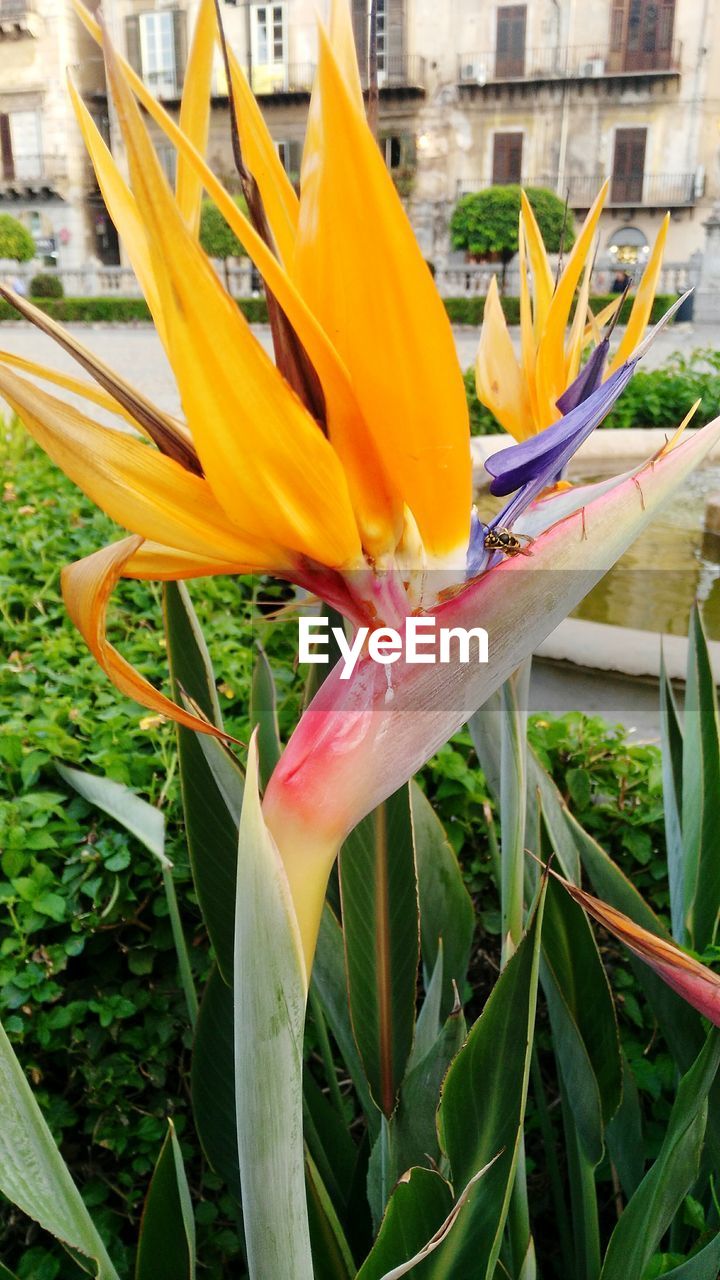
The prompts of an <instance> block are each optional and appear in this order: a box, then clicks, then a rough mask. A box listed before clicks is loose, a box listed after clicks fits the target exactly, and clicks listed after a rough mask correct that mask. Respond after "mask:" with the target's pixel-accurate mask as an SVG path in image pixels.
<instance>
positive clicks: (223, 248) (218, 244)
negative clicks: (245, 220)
mask: <svg viewBox="0 0 720 1280" xmlns="http://www.w3.org/2000/svg"><path fill="white" fill-rule="evenodd" d="M234 199H235V204H236V205H237V207H238V209H241V210H242V212H243V213H244V214H247V211H248V210H247V205H246V203H245V201H244V199H243V197H242V196H235V197H234ZM200 244H201V245H202V247H203V249H204V250H205V252H206V254H207V255H208V257H209V258H220V259H221V260H222V262H223V263H224V264H225V284H226V285H227V286H229V284H230V276H229V272H228V258H242V257H245V250H244V248H243V246H242V245H241V243H240V241H239V240H238V238H237V236H236V235H235V232H234V231H233V230H232V228H231V227H230V225H229V223H228V222H226V220H225V218H224V217H223V215H222V214H221V212H220V210H219V209H218V207H217V205H216V204H215V202H214V201H213V200H203V202H202V207H201V210H200Z"/></svg>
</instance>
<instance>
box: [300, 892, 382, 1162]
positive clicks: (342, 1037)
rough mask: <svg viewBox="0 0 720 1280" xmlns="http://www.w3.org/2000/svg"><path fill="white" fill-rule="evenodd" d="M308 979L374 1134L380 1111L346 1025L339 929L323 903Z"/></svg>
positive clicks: (350, 1032) (347, 1018) (328, 908)
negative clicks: (371, 1094) (310, 981)
mask: <svg viewBox="0 0 720 1280" xmlns="http://www.w3.org/2000/svg"><path fill="white" fill-rule="evenodd" d="M312 983H313V988H314V991H315V993H316V994H317V996H318V999H319V1000H320V1004H321V1006H322V1011H323V1013H324V1015H325V1019H326V1021H327V1024H328V1026H329V1027H330V1030H331V1031H332V1034H333V1036H334V1037H335V1043H336V1044H337V1047H338V1049H339V1050H340V1055H341V1057H342V1060H343V1062H344V1064H345V1067H346V1069H347V1072H348V1074H349V1076H350V1079H351V1080H352V1082H353V1086H354V1088H355V1092H356V1093H357V1096H358V1101H359V1102H360V1106H361V1107H362V1109H363V1111H364V1113H365V1118H366V1120H367V1123H368V1129H369V1131H370V1136H371V1137H373V1138H374V1137H375V1136H376V1135H377V1133H378V1130H379V1127H380V1113H379V1111H378V1108H377V1107H376V1106H375V1103H374V1102H373V1100H372V1098H371V1096H370V1089H369V1087H368V1081H367V1076H366V1075H365V1069H364V1067H363V1064H362V1061H361V1059H360V1054H359V1053H358V1051H357V1045H356V1044H355V1040H354V1037H353V1033H352V1027H351V1025H350V1011H349V1008H348V995H347V982H346V974H345V953H344V950H343V936H342V929H341V928H340V925H339V924H338V922H337V920H336V919H335V916H334V915H333V913H332V911H331V909H330V907H328V906H327V905H326V906H325V909H324V911H323V915H322V920H321V922H320V933H319V936H318V943H317V948H316V951H315V962H314V964H313V971H312Z"/></svg>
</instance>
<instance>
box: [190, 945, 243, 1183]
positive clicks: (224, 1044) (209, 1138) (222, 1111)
mask: <svg viewBox="0 0 720 1280" xmlns="http://www.w3.org/2000/svg"><path fill="white" fill-rule="evenodd" d="M232 1020H233V994H232V988H231V987H229V986H228V985H227V983H226V982H225V981H224V980H223V977H222V975H221V973H220V971H219V969H218V968H217V966H216V967H215V968H214V969H213V970H212V972H211V974H210V977H209V979H208V983H207V986H206V988H205V992H204V994H203V998H202V1000H201V1002H200V1013H199V1016H198V1022H197V1027H196V1030H195V1043H194V1046H193V1059H192V1103H193V1115H194V1118H195V1127H196V1129H197V1133H198V1137H199V1139H200V1143H201V1146H202V1149H203V1151H204V1152H205V1155H206V1157H207V1159H208V1161H209V1163H210V1165H211V1167H212V1168H213V1169H214V1170H215V1172H216V1173H219V1174H220V1176H221V1177H222V1178H224V1179H225V1181H226V1183H227V1185H228V1188H229V1190H230V1192H231V1193H232V1195H234V1197H235V1199H236V1200H237V1201H238V1203H239V1202H240V1199H241V1193H240V1160H239V1156H238V1141H237V1118H236V1111H235V1085H234V1078H235V1048H234V1044H233V1026H232Z"/></svg>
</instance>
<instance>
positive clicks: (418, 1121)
mask: <svg viewBox="0 0 720 1280" xmlns="http://www.w3.org/2000/svg"><path fill="white" fill-rule="evenodd" d="M466 1034H467V1028H466V1026H465V1018H464V1017H463V1012H462V1009H461V1008H460V1006H459V1005H457V1006H456V1007H455V1009H454V1010H453V1011H452V1013H451V1014H450V1016H449V1018H448V1019H447V1021H446V1023H445V1026H444V1027H443V1028H442V1031H441V1032H440V1034H439V1036H438V1037H437V1039H436V1040H435V1042H434V1044H433V1045H432V1046H431V1047H430V1049H429V1050H428V1052H427V1053H426V1054H425V1055H424V1057H422V1058H421V1059H420V1061H419V1062H417V1063H416V1065H414V1066H413V1067H412V1070H410V1071H408V1074H407V1075H406V1077H405V1079H404V1080H403V1083H402V1086H401V1088H400V1098H399V1101H398V1106H397V1111H396V1112H395V1115H394V1116H393V1117H392V1119H391V1120H390V1158H391V1162H392V1171H393V1175H394V1178H398V1177H401V1176H402V1175H403V1174H404V1173H406V1172H407V1170H408V1169H410V1168H411V1167H412V1166H413V1165H427V1164H428V1163H429V1162H430V1161H434V1162H435V1164H439V1163H440V1149H439V1144H438V1136H437V1110H438V1106H439V1103H440V1090H441V1087H442V1084H443V1081H444V1079H445V1077H446V1075H447V1073H448V1069H449V1067H450V1064H451V1063H452V1061H453V1059H454V1058H455V1057H456V1055H457V1054H458V1053H459V1052H460V1049H461V1047H462V1044H463V1041H464V1039H465V1036H466Z"/></svg>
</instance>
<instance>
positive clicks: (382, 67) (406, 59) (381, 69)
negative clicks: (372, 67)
mask: <svg viewBox="0 0 720 1280" xmlns="http://www.w3.org/2000/svg"><path fill="white" fill-rule="evenodd" d="M367 87H368V78H367V76H364V77H363V88H364V89H367ZM378 89H379V90H380V93H382V92H383V90H385V91H387V92H391V91H392V90H395V89H399V90H402V89H408V90H414V91H415V92H418V91H419V92H423V93H424V91H425V59H424V58H421V57H420V55H419V54H415V53H411V54H385V55H383V56H382V57H380V59H379V65H378Z"/></svg>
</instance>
